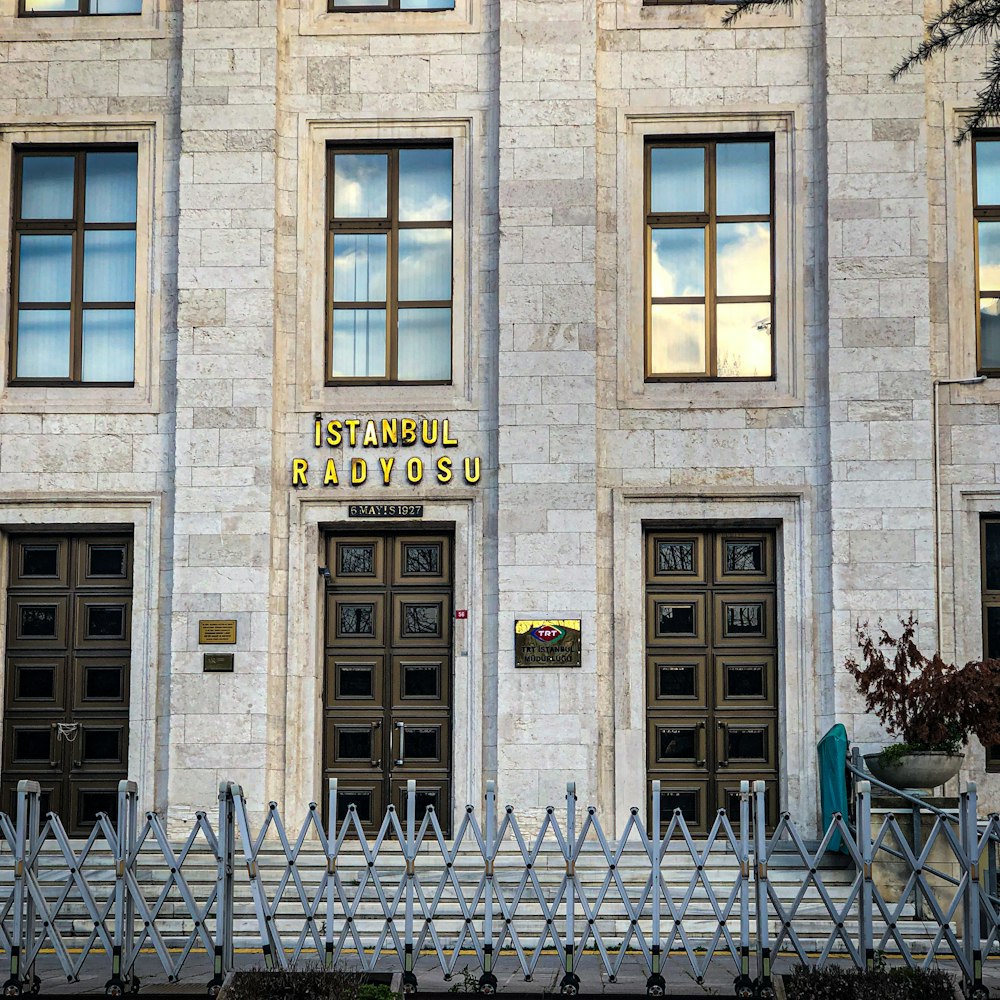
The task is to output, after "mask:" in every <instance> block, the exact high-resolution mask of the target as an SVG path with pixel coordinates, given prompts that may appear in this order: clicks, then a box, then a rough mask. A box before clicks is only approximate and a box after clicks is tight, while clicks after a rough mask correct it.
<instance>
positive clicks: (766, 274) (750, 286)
mask: <svg viewBox="0 0 1000 1000" xmlns="http://www.w3.org/2000/svg"><path fill="white" fill-rule="evenodd" d="M716 240H717V250H716V253H717V257H716V260H717V265H716V267H717V276H716V282H717V287H718V294H719V295H770V294H771V226H770V224H769V223H767V222H730V223H721V224H720V225H719V226H718V227H717V229H716Z"/></svg>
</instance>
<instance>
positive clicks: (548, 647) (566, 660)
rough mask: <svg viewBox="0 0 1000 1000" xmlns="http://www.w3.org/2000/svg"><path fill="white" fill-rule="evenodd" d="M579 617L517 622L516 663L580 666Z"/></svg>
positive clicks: (519, 620)
mask: <svg viewBox="0 0 1000 1000" xmlns="http://www.w3.org/2000/svg"><path fill="white" fill-rule="evenodd" d="M581 625H582V622H581V620H580V619H579V618H565V619H560V620H558V621H549V620H546V621H526V620H524V619H518V620H517V621H515V622H514V666H515V667H579V666H580V656H581V646H582V643H581V638H580V629H581Z"/></svg>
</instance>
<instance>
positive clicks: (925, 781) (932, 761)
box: [865, 750, 965, 793]
mask: <svg viewBox="0 0 1000 1000" xmlns="http://www.w3.org/2000/svg"><path fill="white" fill-rule="evenodd" d="M963 760H965V754H964V753H955V754H951V753H945V751H944V750H919V751H915V752H914V753H908V754H906V755H905V756H903V757H900V758H899V760H897V761H894V762H893V763H892V764H889V765H888V766H886V765H884V764H883V763H882V754H881V753H867V754H865V766H866V767H867V768H868V770H869V771H871V773H872V774H873V775H875V777H876V778H878V779H879V781H884V782H885V783H886V784H887V785H892V787H893V788H899V789H900V790H902V791H904V792H911V793H913V792H917V793H924V792H926V791H927V790H928V789H930V788H937V787H938V786H940V785H943V784H944V783H945V782H946V781H948V780H949V779H950V778H954V777H955V775H956V774H958V772H959V770H960V768H961V767H962V761H963Z"/></svg>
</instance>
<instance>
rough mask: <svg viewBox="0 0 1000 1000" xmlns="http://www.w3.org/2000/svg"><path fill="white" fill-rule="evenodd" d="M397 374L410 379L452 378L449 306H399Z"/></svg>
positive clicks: (433, 379) (440, 379) (428, 380)
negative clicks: (415, 307) (428, 307)
mask: <svg viewBox="0 0 1000 1000" xmlns="http://www.w3.org/2000/svg"><path fill="white" fill-rule="evenodd" d="M398 367H399V377H400V379H402V380H405V381H412V382H447V381H448V380H449V379H450V378H451V310H450V309H400V310H399V348H398Z"/></svg>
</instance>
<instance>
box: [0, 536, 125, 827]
mask: <svg viewBox="0 0 1000 1000" xmlns="http://www.w3.org/2000/svg"><path fill="white" fill-rule="evenodd" d="M131 617H132V539H131V537H130V536H127V535H97V534H77V535H55V534H52V535H44V534H39V535H30V536H28V535H16V536H13V537H12V538H11V542H10V563H9V574H8V590H7V636H6V647H5V668H6V669H5V681H4V723H3V774H2V778H0V798H2V802H3V806H2V808H3V809H4V810H5V811H8V812H9V813H11V814H13V812H14V809H15V803H16V794H17V783H18V781H20V780H21V779H22V778H28V779H31V780H34V781H37V782H38V783H39V785H40V786H41V809H42V815H43V816H44V814H45V813H46V812H47V811H49V810H52V811H53V812H57V813H59V815H60V817H61V818H62V821H63V824H64V826H65V827H66V829H67V832H69V833H70V834H71V835H75V836H79V835H85V834H87V833H89V832H90V830H91V829H92V827H93V823H94V820H95V817H96V815H97V813H98V812H107V813H109V814H110V815H112V816H115V815H116V814H117V803H118V798H117V791H118V782H119V781H120V780H121V779H122V778H125V777H126V773H127V769H128V736H129V725H128V714H129V673H130V669H129V668H130V648H131V631H132V623H131Z"/></svg>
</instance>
